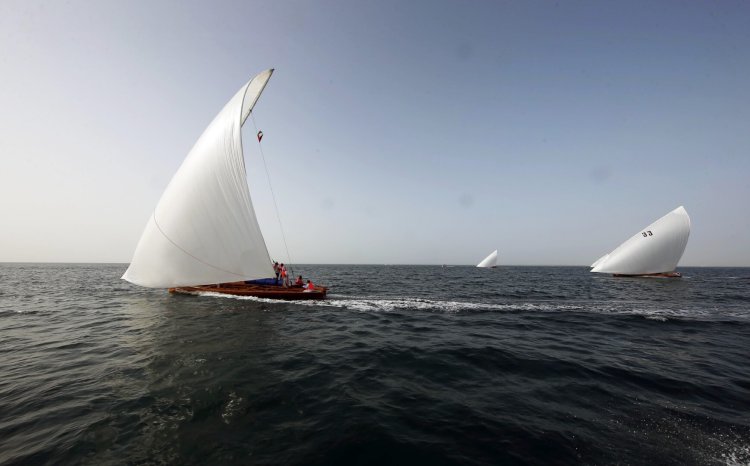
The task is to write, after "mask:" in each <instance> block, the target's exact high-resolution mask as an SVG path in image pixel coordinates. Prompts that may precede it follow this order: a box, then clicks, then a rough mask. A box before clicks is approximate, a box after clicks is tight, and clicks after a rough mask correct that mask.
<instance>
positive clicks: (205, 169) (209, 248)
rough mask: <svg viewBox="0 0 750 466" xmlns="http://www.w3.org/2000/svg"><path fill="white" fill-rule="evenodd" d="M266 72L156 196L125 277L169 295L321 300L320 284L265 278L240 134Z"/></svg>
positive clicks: (268, 267)
mask: <svg viewBox="0 0 750 466" xmlns="http://www.w3.org/2000/svg"><path fill="white" fill-rule="evenodd" d="M272 73H273V69H270V70H266V71H264V72H262V73H260V74H258V75H257V76H255V77H254V78H253V79H251V80H250V81H249V82H248V83H247V84H245V85H244V86H242V88H241V89H240V90H239V91H238V92H237V93H236V94H235V95H234V97H232V99H231V100H230V101H229V102H228V103H227V104H226V105H225V106H224V108H223V109H222V110H221V112H219V114H218V115H217V116H216V118H214V120H213V121H212V122H211V124H210V125H208V127H207V128H206V130H205V131H204V132H203V134H202V135H201V137H200V138H199V139H198V141H197V142H196V143H195V145H194V146H193V148H192V149H191V151H190V153H189V154H188V156H187V158H186V159H185V161H184V162H183V163H182V166H181V167H180V168H179V170H178V171H177V173H175V175H174V177H173V178H172V181H171V182H170V183H169V185H168V186H167V189H166V190H165V191H164V194H162V197H161V199H160V200H159V203H158V204H157V205H156V209H155V210H154V213H153V215H151V218H150V219H149V221H148V224H147V225H146V229H145V230H144V232H143V235H142V236H141V239H140V241H139V242H138V246H137V247H136V250H135V253H134V255H133V260H132V261H131V263H130V267H128V269H127V271H126V272H125V274H124V275H123V276H122V278H123V279H125V280H127V281H129V282H131V283H134V284H136V285H140V286H145V287H150V288H169V291H170V292H182V293H195V292H200V291H211V292H216V293H224V294H233V295H243V296H257V297H265V298H279V299H321V298H324V297H325V294H326V288H325V287H315V286H314V285H313V287H312V290H303V289H302V288H301V287H288V288H286V287H282V286H277V285H273V284H269V280H268V279H270V282H271V283H273V282H274V279H273V278H271V277H274V275H275V272H274V268H273V266H272V262H271V258H270V255H269V254H268V249H267V248H266V243H265V240H264V239H263V235H262V233H261V231H260V226H259V225H258V220H257V219H256V217H255V210H254V209H253V203H252V200H251V199H250V190H249V188H248V186H247V173H246V171H245V159H244V155H243V151H242V131H241V129H242V125H243V124H244V123H245V121H246V120H247V118H248V116H250V113H251V112H252V110H253V107H254V106H255V103H256V102H257V101H258V98H259V97H260V94H261V93H262V92H263V89H265V87H266V84H267V83H268V80H269V79H270V78H271V74H272ZM261 137H262V133H260V132H259V133H258V142H260V139H261ZM263 279H265V280H263ZM253 280H257V282H256V283H252V281H253Z"/></svg>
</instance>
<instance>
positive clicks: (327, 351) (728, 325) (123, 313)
mask: <svg viewBox="0 0 750 466" xmlns="http://www.w3.org/2000/svg"><path fill="white" fill-rule="evenodd" d="M125 268H126V265H123V264H113V265H101V264H100V265H83V264H77V265H76V264H0V463H2V464H97V465H101V464H144V463H145V464H274V465H276V464H342V465H351V464H409V465H413V464H572V463H578V464H612V463H617V464H747V463H748V462H750V269H747V268H681V269H680V270H681V271H682V272H683V278H682V279H632V278H613V277H609V276H605V275H596V274H591V273H589V271H588V268H585V267H502V266H501V267H498V268H497V269H477V268H475V267H441V266H355V265H341V266H334V265H324V266H313V265H305V266H297V267H295V268H294V270H293V272H294V273H295V274H302V275H303V277H305V278H307V277H308V276H309V277H311V278H313V280H314V281H315V283H317V284H321V285H327V286H330V290H329V299H327V300H326V301H323V302H277V301H267V300H260V299H254V298H230V297H221V296H212V295H210V294H209V295H205V296H185V295H170V294H169V293H167V292H166V291H165V290H151V289H146V288H140V287H137V286H134V285H131V284H129V283H127V282H124V281H122V280H120V279H119V277H120V276H121V275H122V273H123V272H124V270H125Z"/></svg>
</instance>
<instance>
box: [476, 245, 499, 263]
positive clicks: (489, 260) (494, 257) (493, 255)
mask: <svg viewBox="0 0 750 466" xmlns="http://www.w3.org/2000/svg"><path fill="white" fill-rule="evenodd" d="M496 266H497V249H495V250H494V251H492V253H491V254H490V255H489V256H487V257H485V258H484V260H483V261H482V262H480V263H479V264H477V267H496Z"/></svg>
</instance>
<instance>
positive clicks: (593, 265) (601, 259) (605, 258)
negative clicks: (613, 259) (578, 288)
mask: <svg viewBox="0 0 750 466" xmlns="http://www.w3.org/2000/svg"><path fill="white" fill-rule="evenodd" d="M607 257H609V254H605V255H603V256H602V257H600V258H599V259H597V260H596V262H594V263H593V264H591V265H590V266H589V267H596V266H597V265H599V264H601V263H602V262H604V261H605V260H607Z"/></svg>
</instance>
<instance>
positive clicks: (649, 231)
mask: <svg viewBox="0 0 750 466" xmlns="http://www.w3.org/2000/svg"><path fill="white" fill-rule="evenodd" d="M641 234H642V235H643V237H644V238H645V237H646V236H654V234H653V233H651V230H646V231H642V232H641Z"/></svg>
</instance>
